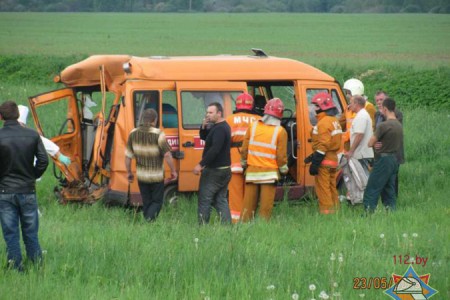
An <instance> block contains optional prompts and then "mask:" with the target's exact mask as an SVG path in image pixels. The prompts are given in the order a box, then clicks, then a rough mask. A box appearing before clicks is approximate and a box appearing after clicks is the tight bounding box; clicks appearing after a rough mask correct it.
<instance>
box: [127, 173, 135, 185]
mask: <svg viewBox="0 0 450 300" xmlns="http://www.w3.org/2000/svg"><path fill="white" fill-rule="evenodd" d="M127 179H128V182H129V183H132V182H133V181H134V175H133V173H131V172H128V176H127Z"/></svg>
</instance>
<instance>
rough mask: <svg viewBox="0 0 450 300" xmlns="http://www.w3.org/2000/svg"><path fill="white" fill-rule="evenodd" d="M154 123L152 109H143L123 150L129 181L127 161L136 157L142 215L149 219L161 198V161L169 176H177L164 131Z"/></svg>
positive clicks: (157, 207) (129, 174) (129, 167)
mask: <svg viewBox="0 0 450 300" xmlns="http://www.w3.org/2000/svg"><path fill="white" fill-rule="evenodd" d="M157 123H158V113H157V112H156V110H154V109H151V108H150V109H146V110H144V112H143V115H142V124H141V125H140V126H139V127H138V128H136V129H134V130H132V131H131V133H130V135H129V137H128V142H127V149H126V150H125V167H126V169H127V172H128V182H129V183H131V182H133V180H134V175H133V173H132V172H131V160H132V159H133V158H135V159H136V173H137V178H138V185H139V191H140V192H141V197H142V203H143V213H144V218H145V219H146V220H147V221H149V222H150V221H154V220H155V219H156V217H157V216H158V214H159V212H160V211H161V208H162V205H163V201H164V160H166V162H167V164H168V165H169V167H170V171H171V175H172V178H171V179H172V180H175V179H176V178H177V172H176V170H175V165H174V163H173V159H172V153H171V152H170V150H171V148H170V145H169V143H168V142H167V140H166V136H165V134H164V132H162V131H161V130H159V129H158V128H156V126H157Z"/></svg>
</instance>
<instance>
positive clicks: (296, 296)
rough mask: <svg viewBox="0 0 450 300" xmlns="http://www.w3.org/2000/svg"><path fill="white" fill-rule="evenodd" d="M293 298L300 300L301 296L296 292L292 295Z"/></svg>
mask: <svg viewBox="0 0 450 300" xmlns="http://www.w3.org/2000/svg"><path fill="white" fill-rule="evenodd" d="M291 298H292V300H298V299H299V295H298V294H297V293H296V292H294V293H293V294H292V296H291Z"/></svg>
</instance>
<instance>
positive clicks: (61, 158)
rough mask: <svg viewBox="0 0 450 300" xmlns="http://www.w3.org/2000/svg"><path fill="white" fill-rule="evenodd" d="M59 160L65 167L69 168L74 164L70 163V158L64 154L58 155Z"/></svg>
mask: <svg viewBox="0 0 450 300" xmlns="http://www.w3.org/2000/svg"><path fill="white" fill-rule="evenodd" d="M58 160H59V161H60V162H61V163H62V164H63V165H65V166H67V167H68V166H69V165H70V164H71V163H72V162H71V161H70V158H68V157H67V156H65V155H64V154H62V153H61V152H60V153H59V155H58Z"/></svg>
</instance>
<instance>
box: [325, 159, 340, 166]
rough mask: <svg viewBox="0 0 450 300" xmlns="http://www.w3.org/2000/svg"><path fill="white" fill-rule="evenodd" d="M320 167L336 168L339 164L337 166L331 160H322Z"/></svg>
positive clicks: (335, 162) (336, 163)
mask: <svg viewBox="0 0 450 300" xmlns="http://www.w3.org/2000/svg"><path fill="white" fill-rule="evenodd" d="M321 165H322V166H325V167H331V168H337V166H338V165H339V164H338V162H337V161H332V160H329V159H324V160H322V163H321Z"/></svg>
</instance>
